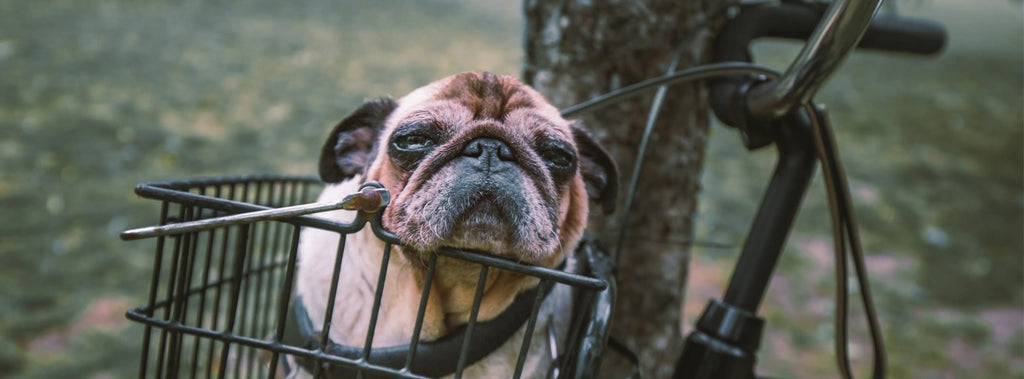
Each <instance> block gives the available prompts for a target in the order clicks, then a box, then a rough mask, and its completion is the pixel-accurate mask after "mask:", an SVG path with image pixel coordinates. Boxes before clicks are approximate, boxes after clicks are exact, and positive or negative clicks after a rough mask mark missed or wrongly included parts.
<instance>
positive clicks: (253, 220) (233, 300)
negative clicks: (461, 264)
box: [122, 175, 614, 378]
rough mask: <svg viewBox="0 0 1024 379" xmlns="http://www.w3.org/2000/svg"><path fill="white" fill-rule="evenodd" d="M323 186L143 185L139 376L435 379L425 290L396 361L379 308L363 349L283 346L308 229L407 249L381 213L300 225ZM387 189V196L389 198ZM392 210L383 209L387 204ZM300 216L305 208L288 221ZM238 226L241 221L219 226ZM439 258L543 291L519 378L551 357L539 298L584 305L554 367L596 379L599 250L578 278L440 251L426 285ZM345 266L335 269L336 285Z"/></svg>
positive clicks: (272, 178) (463, 347)
mask: <svg viewBox="0 0 1024 379" xmlns="http://www.w3.org/2000/svg"><path fill="white" fill-rule="evenodd" d="M322 187H323V184H322V183H321V182H320V181H319V180H318V179H316V178H313V177H298V176H284V175H259V176H238V177H218V178H203V179H183V180H175V181H166V182H152V183H143V184H140V185H139V186H137V187H136V189H135V192H136V193H137V194H138V195H139V196H142V197H144V198H148V199H153V200H158V201H160V202H161V207H160V214H159V225H160V226H158V227H154V228H146V229H149V231H150V232H151V233H149V234H138V233H134V232H137V231H139V230H142V229H139V230H136V231H129V232H126V233H125V234H123V235H122V238H124V239H139V238H145V237H155V240H156V247H155V251H154V265H153V272H152V279H151V283H150V287H149V298H148V301H147V303H145V304H144V305H141V306H139V307H137V308H134V309H131V310H129V311H128V312H127V313H126V316H127V317H128V318H129V319H131V320H133V321H136V322H140V323H143V324H145V331H144V334H143V341H142V349H141V360H140V363H139V377H140V378H144V377H159V378H163V377H203V378H225V377H229V378H234V377H252V378H272V377H280V376H282V374H283V373H284V372H285V367H287V366H288V364H289V362H291V363H294V362H297V361H302V362H307V363H310V364H311V365H310V366H308V367H314V369H313V370H310V373H312V374H313V375H314V376H319V375H331V374H332V373H334V374H337V373H341V376H344V377H349V376H352V377H366V378H370V377H412V378H419V377H428V376H437V374H435V373H432V371H431V370H430V365H431V364H432V363H431V362H423V361H424V360H423V359H419V360H417V346H419V347H420V350H421V352H422V350H424V349H426V348H425V347H423V345H424V344H427V343H426V342H420V341H418V338H417V337H418V334H419V325H420V324H421V323H422V322H423V320H422V313H423V309H424V308H425V300H426V294H427V293H428V292H429V286H430V281H429V280H427V281H426V283H425V284H424V287H425V289H424V296H423V298H422V299H421V304H420V305H419V307H420V316H419V318H418V320H417V323H418V324H417V326H416V332H414V335H413V337H412V338H411V340H410V341H409V348H408V349H405V350H401V351H399V352H398V353H396V352H395V351H394V350H393V349H389V348H387V347H381V346H376V345H371V343H370V341H372V336H373V333H374V325H375V324H376V318H377V316H378V313H377V312H378V309H373V310H372V316H371V322H370V327H369V330H368V331H366V332H367V333H368V337H367V343H366V345H365V346H358V347H356V346H340V345H338V344H331V343H323V342H325V341H327V338H326V333H323V336H319V337H318V338H319V339H320V340H319V342H321V343H316V342H317V341H306V342H295V341H294V340H289V339H288V338H287V336H286V334H287V332H286V329H287V328H286V326H287V327H288V328H291V327H293V326H294V324H295V322H296V318H297V317H295V314H294V313H292V311H293V309H291V307H293V306H294V304H295V303H296V302H297V301H296V298H295V297H294V293H293V282H294V280H295V272H296V259H297V254H298V248H299V237H300V235H301V233H302V232H303V230H308V228H316V229H320V230H324V231H329V232H333V233H338V234H339V235H340V236H341V237H344V236H346V235H348V234H350V233H354V232H355V231H358V230H361V229H362V228H363V227H371V228H373V231H374V234H376V235H377V236H378V237H380V238H381V239H382V240H384V242H385V252H383V254H381V255H382V257H383V263H382V265H384V266H386V265H387V257H388V256H389V254H388V253H386V252H388V251H390V247H391V246H393V245H400V244H401V241H399V240H398V239H397V237H395V236H394V235H393V234H391V233H390V232H388V231H387V230H385V229H384V228H383V227H382V225H381V223H380V214H379V213H373V212H363V211H360V212H359V213H358V216H357V217H356V220H355V221H353V222H352V223H339V222H335V221H330V220H327V219H323V218H318V217H315V216H306V215H302V214H305V213H314V212H316V210H312V211H311V210H309V207H310V205H309V204H310V203H313V202H314V201H315V200H316V197H317V195H318V194H319V192H320V189H321V188H322ZM381 191H383V192H384V194H385V198H386V191H384V190H381ZM355 196H356V197H358V195H355ZM355 201H358V200H355ZM304 204H306V205H304ZM386 204H387V201H386V200H385V201H384V202H383V204H381V205H382V206H386ZM312 205H313V206H316V205H317V204H312ZM335 207H337V206H336V205H335ZM300 208H305V210H303V211H301V212H291V213H289V212H287V210H288V209H300ZM268 214H270V215H271V216H267V215H268ZM231 219H233V221H230V222H228V221H225V222H220V221H218V220H231ZM189 225H191V226H189ZM182 226H185V227H184V228H183V227H182ZM172 229H173V230H174V231H171V230H172ZM154 231H155V232H154ZM344 240H345V239H344V238H340V241H344ZM439 255H440V256H445V257H448V258H452V259H459V260H463V261H467V262H472V263H474V264H477V265H480V267H481V278H482V280H481V283H482V282H483V279H485V278H486V275H487V271H488V269H498V270H506V271H511V272H515V273H518V274H521V275H527V276H532V277H535V278H538V279H539V281H540V285H538V286H537V289H541V290H539V291H538V290H531V291H532V292H531V291H527V293H530V294H533V293H536V295H533V298H532V299H530V300H531V301H532V302H531V304H532V312H531V313H530V314H529V315H528V316H526V317H528V321H527V322H526V323H525V326H523V327H524V328H526V329H525V333H524V338H523V341H522V343H521V345H520V346H521V349H520V350H519V351H520V352H519V356H518V357H517V362H516V366H517V373H519V372H521V370H522V366H523V364H524V362H525V360H526V357H527V356H528V355H529V354H531V353H533V354H538V353H543V354H548V352H531V351H530V347H531V346H530V338H531V335H532V334H533V333H532V332H533V328H534V325H535V324H536V319H537V313H538V310H539V308H540V307H539V305H540V302H541V301H543V299H544V297H543V294H542V293H543V292H544V291H550V288H551V287H553V286H568V287H571V288H573V289H575V290H576V291H575V292H576V293H577V296H576V298H575V300H574V309H573V312H572V315H573V316H572V317H573V319H572V323H571V325H570V328H569V330H568V332H567V335H568V338H567V342H566V343H565V348H564V349H563V350H564V351H559V352H558V354H557V357H552V358H553V361H554V362H556V365H555V366H554V367H552V368H551V370H550V371H549V373H551V374H554V376H590V374H592V373H593V372H595V371H596V367H597V366H598V364H597V362H599V360H600V358H601V355H602V351H603V348H604V346H605V344H606V342H607V338H608V321H609V317H610V314H611V310H610V308H611V305H612V304H613V296H614V280H613V278H612V274H611V272H612V268H611V264H610V262H609V261H608V260H607V259H605V256H604V253H603V252H601V251H599V250H598V249H596V247H595V246H594V245H593V244H591V243H589V242H585V243H581V248H579V249H578V250H577V252H576V255H575V259H576V260H577V263H578V265H579V266H580V267H581V270H578V272H581V273H582V274H576V273H569V272H565V271H559V270H554V269H548V268H544V267H539V266H530V265H526V264H521V263H517V262H513V261H509V260H505V259H502V258H496V257H492V256H487V255H483V254H479V253H473V252H466V251H460V250H452V249H442V250H441V251H438V252H436V253H434V254H433V258H432V259H431V263H430V266H429V267H428V271H427V272H428V274H427V277H428V278H429V277H430V276H431V275H432V273H433V265H434V264H435V263H436V257H437V256H439ZM339 261H340V259H339ZM338 267H340V265H338ZM338 267H335V270H336V271H335V276H337V275H338V274H337V272H338V271H337V270H338ZM385 280H387V279H386V278H385V277H384V275H383V270H382V275H381V276H380V277H378V283H377V287H376V288H377V289H376V296H377V301H376V302H375V306H377V307H379V306H380V301H379V299H380V296H381V292H382V291H381V288H382V287H383V284H384V283H385ZM334 291H337V288H331V292H334ZM477 293H478V295H477V297H476V298H475V302H476V304H474V307H479V302H480V295H479V294H480V293H482V291H479V290H478V291H477ZM331 296H332V297H333V296H334V295H333V294H332V295H331ZM330 308H333V307H330ZM330 312H332V310H331V309H328V310H327V313H326V314H325V315H324V319H330V315H331V313H330ZM499 317H501V316H499ZM301 321H302V320H298V322H300V323H301ZM487 322H488V321H480V322H477V320H476V319H475V313H474V316H472V317H471V318H470V320H469V323H468V324H467V325H465V329H464V333H463V334H462V335H464V337H465V338H462V339H461V340H459V341H450V342H448V343H449V344H454V345H455V346H457V351H458V356H453V357H449V359H452V360H456V361H457V364H458V366H457V367H456V370H455V372H454V374H455V377H460V376H461V375H462V371H463V369H464V368H465V367H466V365H467V362H466V361H467V359H466V356H467V355H470V356H471V355H473V354H474V352H473V350H474V349H477V347H476V346H475V345H474V344H478V343H479V341H478V340H479V338H478V339H477V340H473V338H472V335H473V329H474V327H475V326H477V325H481V324H485V323H487ZM289 323H291V324H290V325H289ZM314 328H319V326H314ZM517 329H519V327H517ZM462 335H460V336H462ZM308 342H312V343H308ZM477 354H478V353H477ZM469 363H472V362H469ZM304 367H307V366H304ZM559 374H561V375H559Z"/></svg>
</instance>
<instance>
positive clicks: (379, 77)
mask: <svg viewBox="0 0 1024 379" xmlns="http://www.w3.org/2000/svg"><path fill="white" fill-rule="evenodd" d="M911 4H916V3H911ZM981 4H984V5H981V6H975V7H971V8H964V7H962V6H960V8H958V5H957V4H956V2H954V1H952V0H947V1H938V0H936V1H931V2H923V3H921V5H919V6H915V7H907V9H905V10H906V11H908V12H912V13H917V14H923V15H928V16H933V17H937V18H940V19H942V20H943V21H944V22H946V23H948V24H949V25H950V28H951V31H950V32H951V36H952V43H951V46H950V48H949V49H948V50H947V51H946V52H945V54H944V55H943V56H941V57H939V58H938V59H934V58H929V59H922V58H908V57H892V56H882V55H874V54H864V55H858V56H856V57H854V60H853V61H851V62H850V63H848V64H847V65H846V66H845V67H844V71H843V74H842V75H840V76H838V77H837V78H835V79H833V80H832V82H831V83H830V86H829V88H828V89H827V90H826V91H825V92H824V93H822V94H821V96H820V97H819V99H821V100H823V101H824V102H825V103H827V104H829V105H830V106H831V108H832V110H833V120H834V121H835V123H836V129H837V132H838V134H839V139H840V145H841V147H842V154H843V157H844V159H845V162H847V163H846V164H847V171H848V172H849V175H850V177H851V178H850V179H851V184H852V185H853V187H854V188H853V190H854V194H855V195H856V199H855V201H857V204H858V214H859V216H860V217H861V219H862V220H863V222H864V227H863V234H864V239H865V244H866V247H867V249H868V253H869V255H870V257H869V266H871V268H872V275H873V284H874V287H873V288H874V289H875V291H876V293H877V297H878V300H877V301H878V303H879V306H880V310H881V312H882V314H883V319H884V323H885V326H886V337H887V342H888V343H889V347H890V367H891V369H892V371H893V374H894V375H893V376H894V377H925V378H927V377H963V376H968V375H969V374H970V375H971V376H978V377H1009V376H1013V375H1018V376H1019V375H1022V374H1024V335H1022V329H1021V327H1022V325H1024V315H1022V299H1024V295H1022V284H1024V278H1022V272H1024V265H1022V261H1021V248H1022V246H1024V242H1022V234H1021V230H1024V220H1022V208H1024V200H1022V188H1024V186H1022V175H1024V174H1022V172H1024V165H1022V161H1021V159H1022V153H1021V144H1022V140H1024V136H1022V122H1024V121H1022V115H1021V104H1022V103H1024V100H1022V95H1021V88H1024V87H1022V82H1024V79H1022V73H1021V67H1022V57H1021V46H1022V42H1021V36H1022V31H1021V21H1020V17H1019V15H1020V11H1021V8H1020V5H1019V4H1017V3H1010V2H1005V1H1002V0H987V1H985V2H982V3H981ZM519 22H520V15H519V9H518V5H517V4H511V3H509V4H499V3H497V2H484V1H478V2H477V1H455V0H449V1H432V2H429V3H420V2H415V3H414V2H407V1H399V0H383V1H352V2H345V3H337V2H331V1H324V0H305V1H300V2H293V3H289V5H287V6H286V5H282V3H279V2H273V1H269V0H246V1H236V2H210V1H204V2H200V1H179V2H167V1H157V0H150V1H119V0H97V1H91V2H88V3H86V2H79V1H72V0H53V1H47V2H30V1H17V0H15V1H5V2H0V214H2V216H0V315H2V317H0V373H10V374H13V376H16V377H128V376H131V375H133V374H134V370H135V365H136V360H137V350H138V343H139V340H140V336H141V328H140V327H139V326H137V325H135V324H129V323H128V322H127V321H124V319H123V312H124V311H125V310H126V309H127V308H129V307H131V306H134V305H136V304H139V303H140V302H141V300H140V299H141V298H142V296H143V289H144V288H146V286H147V285H148V274H149V270H150V265H151V259H150V258H151V257H150V256H149V250H150V248H149V244H147V243H146V242H133V243H125V242H121V241H119V240H117V238H116V235H117V233H118V232H120V231H122V230H124V229H126V228H129V227H135V226H142V225H148V224H149V223H151V222H153V220H154V219H155V212H156V208H157V207H156V205H155V204H152V203H149V202H146V201H143V200H138V199H135V198H134V196H133V195H132V194H131V188H132V186H133V185H134V184H135V183H137V182H140V181H147V180H158V179H170V178H181V177H193V176H204V175H232V174H242V173H261V172H283V173H293V174H310V173H312V172H313V171H314V167H315V154H316V149H310V148H309V146H318V145H319V144H320V142H321V140H322V138H323V137H324V134H325V133H326V131H327V128H328V127H330V126H331V125H332V124H333V122H335V121H336V120H337V119H338V118H339V117H341V116H343V115H344V114H346V113H347V112H349V111H350V110H352V109H353V108H354V107H355V106H356V105H357V104H359V103H360V102H361V101H363V100H364V99H368V98H373V97H377V96H380V95H386V94H393V95H401V94H403V93H405V92H407V91H409V90H410V89H412V88H414V87H417V86H419V85H421V84H423V83H426V82H428V81H430V80H433V79H436V78H439V77H442V76H445V75H448V74H450V73H454V72H459V71H465V70H478V69H484V70H491V71H496V72H503V73H513V74H514V73H516V72H518V70H519V65H520V63H521V52H520V38H521V33H520V30H519V28H520V25H519ZM793 53H794V50H793V48H792V47H791V46H788V45H776V44H770V45H764V46H762V47H760V48H759V49H758V55H759V56H763V57H764V58H765V59H767V60H768V61H774V62H777V63H778V64H783V63H782V62H785V59H786V57H787V55H791V54H793ZM712 141H713V142H712V147H711V151H710V153H709V154H710V155H709V157H708V166H707V168H706V172H705V175H704V183H703V185H704V188H705V191H704V195H702V199H701V201H702V206H701V212H702V214H701V216H700V226H699V228H698V234H699V235H700V237H701V238H702V239H703V240H706V241H714V242H724V243H726V244H735V243H736V241H738V240H739V239H740V238H741V235H742V233H743V231H744V229H745V226H746V224H747V221H746V220H747V219H748V218H749V215H750V213H751V212H752V208H751V207H752V204H754V203H756V199H757V197H758V193H759V191H760V183H761V182H763V178H764V177H767V175H768V169H769V168H770V167H771V161H772V160H773V156H772V154H771V153H770V152H761V153H757V154H754V155H748V154H746V153H744V152H742V151H741V150H740V148H739V144H738V139H737V138H736V137H735V136H734V135H733V133H732V132H731V131H728V130H724V129H723V130H718V131H716V135H715V137H714V138H713V140H712ZM816 188H820V187H816ZM826 209H827V208H826V207H825V205H824V201H823V194H822V193H821V191H820V189H818V190H812V194H811V198H810V199H809V200H808V203H807V204H806V206H805V207H804V209H803V211H802V213H801V215H800V217H799V219H798V229H797V230H796V231H795V232H794V235H793V237H792V243H791V246H790V248H789V252H788V253H787V254H786V255H785V256H784V258H783V262H782V274H783V275H781V276H780V277H779V278H777V279H776V280H775V281H774V282H773V284H772V289H771V291H772V292H771V294H770V296H769V299H768V300H767V302H766V304H765V307H764V313H765V314H766V316H767V317H768V320H769V321H768V322H769V328H770V330H771V332H770V333H769V334H768V336H767V337H766V341H765V344H764V350H765V351H766V353H765V355H764V358H763V361H764V366H763V367H764V368H765V370H766V372H770V373H773V374H782V375H791V376H796V377H820V376H831V375H832V373H834V372H835V371H834V363H833V359H832V357H831V350H830V349H831V335H832V330H831V324H830V316H829V315H830V312H831V291H832V281H833V279H832V278H831V267H832V263H831V252H830V247H829V246H830V243H829V240H828V235H827V233H828V230H827V228H826V227H825V225H826V224H827V222H826V220H827V218H826ZM733 250H735V249H718V250H715V249H697V250H695V252H694V269H693V272H694V275H693V277H692V278H691V279H690V286H691V291H690V292H689V302H688V304H687V316H688V317H690V318H692V317H695V316H696V313H697V312H698V311H699V308H700V307H701V306H702V304H703V302H704V301H705V300H704V299H705V298H706V297H708V296H717V295H718V294H719V293H720V288H721V286H722V285H723V284H724V282H725V280H727V278H728V268H729V265H730V264H731V258H732V257H734V255H735V254H734V251H733ZM857 328H860V327H859V326H857V327H855V328H854V331H855V334H856V335H859V336H863V333H860V332H859V331H862V330H863V328H860V329H857ZM857 341H858V343H857V344H855V346H854V349H853V352H854V354H855V357H854V358H855V362H856V363H857V364H858V365H860V366H858V367H863V364H864V363H865V362H866V360H865V359H866V354H867V351H866V350H864V348H865V345H864V344H863V342H864V339H863V338H860V339H859V340H857ZM0 376H3V377H7V376H8V375H6V374H0Z"/></svg>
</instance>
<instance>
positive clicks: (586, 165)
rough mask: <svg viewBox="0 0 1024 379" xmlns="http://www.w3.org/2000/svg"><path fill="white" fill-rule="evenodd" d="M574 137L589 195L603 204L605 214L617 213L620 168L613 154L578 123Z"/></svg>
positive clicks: (575, 124) (573, 126)
mask: <svg viewBox="0 0 1024 379" xmlns="http://www.w3.org/2000/svg"><path fill="white" fill-rule="evenodd" d="M572 137H573V139H574V140H576V148H577V149H579V153H580V156H579V167H580V174H582V175H583V183H584V184H585V185H586V187H587V195H588V196H590V198H591V199H593V200H594V201H596V202H598V203H599V204H601V208H602V209H604V213H605V214H608V213H612V212H614V211H615V202H616V201H617V200H618V197H619V168H618V166H616V165H615V160H614V159H612V156H611V154H609V153H608V151H607V150H605V149H604V147H602V146H601V145H600V144H599V143H597V140H596V139H594V136H592V135H590V132H588V131H587V130H586V129H583V127H582V126H581V125H580V124H579V123H577V122H573V123H572Z"/></svg>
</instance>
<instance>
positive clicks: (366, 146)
mask: <svg viewBox="0 0 1024 379" xmlns="http://www.w3.org/2000/svg"><path fill="white" fill-rule="evenodd" d="M396 107H398V103H396V102H395V101H394V100H392V99H391V98H381V99H378V100H373V101H367V102H366V103H363V105H362V106H361V107H359V109H356V111H355V112H352V114H350V115H349V116H348V117H345V119H344V120H341V122H339V123H338V125H336V126H335V127H334V130H331V134H330V136H328V137H327V141H326V142H324V146H323V148H322V149H321V150H320V180H323V181H324V182H326V183H337V182H341V181H344V180H345V179H348V178H351V177H352V176H354V175H356V174H360V173H362V172H363V170H365V169H366V167H367V166H368V165H369V164H370V161H371V160H373V157H372V154H373V147H374V146H373V144H374V142H376V139H377V133H379V132H380V129H381V127H383V125H384V120H386V119H387V117H388V115H390V114H391V112H392V111H394V110H395V108H396Z"/></svg>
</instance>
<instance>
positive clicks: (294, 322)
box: [283, 283, 554, 378]
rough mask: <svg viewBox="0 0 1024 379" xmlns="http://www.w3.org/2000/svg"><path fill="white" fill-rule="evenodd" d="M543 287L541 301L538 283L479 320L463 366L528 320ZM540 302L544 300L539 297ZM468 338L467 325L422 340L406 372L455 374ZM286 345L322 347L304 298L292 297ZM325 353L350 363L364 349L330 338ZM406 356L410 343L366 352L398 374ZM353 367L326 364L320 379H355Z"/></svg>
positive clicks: (308, 364) (309, 364) (309, 366)
mask: <svg viewBox="0 0 1024 379" xmlns="http://www.w3.org/2000/svg"><path fill="white" fill-rule="evenodd" d="M540 287H544V288H543V291H544V298H547V295H548V294H549V293H551V289H552V288H553V287H554V285H553V284H550V283H548V284H547V285H545V283H541V285H539V286H537V287H534V288H532V289H530V290H527V291H525V292H523V293H520V294H519V295H517V296H516V298H515V300H513V301H512V304H511V305H509V307H508V308H507V309H505V311H503V312H501V314H499V315H498V316H497V317H495V318H493V319H490V320H487V321H479V322H477V323H476V325H475V326H474V329H473V335H472V336H471V337H470V340H469V343H470V346H471V349H469V351H468V356H467V357H466V358H467V362H468V364H467V367H468V366H469V365H471V364H473V363H475V362H477V361H479V360H481V359H483V358H484V357H486V356H487V355H489V354H491V353H492V352H494V351H495V350H497V349H498V347H500V346H501V345H502V344H504V343H505V342H506V341H508V340H509V339H510V338H511V337H512V335H513V334H515V332H516V331H518V330H519V329H520V328H521V327H522V326H523V325H524V324H526V321H527V320H528V319H529V318H530V314H531V312H532V310H533V302H534V300H536V298H537V291H539V290H540ZM541 301H544V299H541ZM465 337H466V325H462V326H459V327H458V328H456V329H455V330H454V331H452V332H451V333H449V334H447V335H445V336H443V337H441V338H440V339H438V340H436V341H422V342H420V343H419V344H418V345H417V348H416V357H415V358H414V359H413V361H412V365H411V366H410V367H409V371H411V372H412V373H414V374H417V375H424V376H430V377H442V376H446V375H451V374H453V373H455V369H456V367H457V366H458V360H459V351H460V349H461V347H462V341H463V340H464V339H465ZM283 342H284V343H286V344H289V345H292V346H298V347H304V348H307V349H310V350H314V349H318V348H319V347H320V332H319V331H317V330H315V329H314V326H313V322H312V321H311V320H310V318H309V313H307V310H306V307H305V306H304V305H303V304H302V298H301V297H300V296H295V297H294V298H293V299H292V312H291V317H288V320H287V321H286V324H285V335H284V341H283ZM324 350H325V351H326V352H327V353H328V354H331V355H336V356H340V357H344V358H349V359H352V360H359V359H361V358H362V355H363V348H362V347H354V346H345V345H341V344H338V343H335V342H333V341H331V340H328V342H327V347H326V348H325V349H324ZM408 355H409V345H398V346H388V347H380V348H373V349H371V350H370V357H369V359H368V363H371V364H373V365H377V366H384V367H388V368H391V369H393V370H402V369H403V368H404V366H405V361H406V357H407V356H408ZM296 363H297V364H298V365H299V366H301V367H302V368H304V369H305V370H307V371H309V372H313V371H314V367H315V363H314V361H313V360H312V359H310V358H303V357H296ZM285 369H286V370H294V369H295V368H294V367H286V368H285ZM356 371H357V370H356V369H355V368H352V367H346V366H340V365H330V364H324V366H323V367H322V369H321V373H322V374H323V376H322V377H324V378H352V377H355V376H356ZM363 377H364V378H377V377H385V376H383V375H381V376H378V375H375V374H374V373H371V372H364V373H363ZM387 377H390V375H389V376H387Z"/></svg>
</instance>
